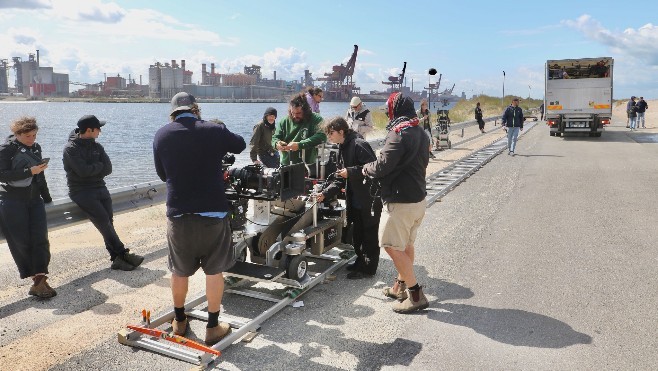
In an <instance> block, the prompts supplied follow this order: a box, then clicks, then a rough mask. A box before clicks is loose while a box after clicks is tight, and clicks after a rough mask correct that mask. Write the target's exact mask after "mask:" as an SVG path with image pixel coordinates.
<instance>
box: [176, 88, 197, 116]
mask: <svg viewBox="0 0 658 371" xmlns="http://www.w3.org/2000/svg"><path fill="white" fill-rule="evenodd" d="M195 102H196V99H194V96H193V95H191V94H188V93H186V92H184V91H182V92H180V93H178V94H176V95H174V96H173V98H171V113H174V112H176V111H189V110H191V109H192V105H193V104H194V103H195Z"/></svg>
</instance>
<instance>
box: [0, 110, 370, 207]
mask: <svg viewBox="0 0 658 371" xmlns="http://www.w3.org/2000/svg"><path fill="white" fill-rule="evenodd" d="M382 104H383V102H381V103H376V102H369V103H366V105H367V107H370V108H372V107H377V106H379V105H382ZM199 106H200V107H201V116H202V117H203V118H204V119H206V120H209V119H220V120H222V121H223V122H224V123H225V124H226V126H227V127H228V128H229V130H231V131H232V132H234V133H236V134H239V135H242V136H243V137H244V138H245V141H246V142H247V149H246V150H245V151H244V152H243V153H241V154H239V155H237V156H236V165H245V164H247V163H249V146H248V144H249V140H250V139H251V133H252V129H253V126H254V124H256V123H257V122H258V121H260V119H261V118H262V117H263V113H264V112H265V109H266V108H267V107H270V106H272V107H274V108H276V109H277V111H278V114H279V115H278V118H277V121H278V120H279V119H282V118H283V117H285V116H286V115H287V109H288V104H287V103H200V104H199ZM348 108H349V103H347V102H322V103H321V104H320V114H321V115H322V116H323V117H325V118H330V117H333V116H336V115H338V116H344V115H345V112H346V111H347V109H348ZM169 110H170V105H169V104H168V103H85V102H40V101H30V102H23V101H20V102H15V101H9V102H2V101H0V136H2V140H3V141H4V140H5V138H6V137H7V136H8V135H9V134H10V133H11V132H10V130H9V125H10V124H11V122H12V121H13V120H14V119H16V118H18V117H20V116H34V117H36V119H37V124H38V125H39V133H38V135H37V142H38V143H39V144H40V145H41V147H42V149H43V156H44V157H50V164H49V167H48V169H47V170H46V179H47V180H48V186H49V188H50V193H51V195H52V197H53V199H58V198H62V197H66V196H67V193H68V189H67V186H66V175H65V172H64V167H63V164H62V151H63V149H64V145H65V144H66V142H67V140H68V137H69V134H70V132H71V131H72V130H73V129H74V128H75V127H76V123H77V121H78V119H79V118H80V117H81V116H83V115H88V114H93V115H96V117H98V118H99V119H100V120H105V121H106V122H107V124H106V125H105V126H104V127H103V130H102V133H101V136H100V137H99V139H98V142H99V143H101V144H102V145H103V147H105V151H106V152H107V153H108V155H109V156H110V159H111V160H112V167H113V171H112V174H111V175H109V176H107V177H106V178H105V181H106V183H107V187H108V188H109V189H113V188H118V187H124V186H128V185H132V184H137V183H143V182H148V181H153V180H157V179H158V177H157V175H156V173H155V167H154V165H153V152H152V144H153V136H154V134H155V132H156V131H157V130H158V129H159V128H160V127H161V126H162V125H165V124H167V123H168V122H169V120H168V114H169Z"/></svg>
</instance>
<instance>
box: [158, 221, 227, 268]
mask: <svg viewBox="0 0 658 371" xmlns="http://www.w3.org/2000/svg"><path fill="white" fill-rule="evenodd" d="M231 238H232V237H231V226H230V221H229V218H228V217H226V218H210V217H205V216H200V215H195V214H186V215H183V216H180V217H176V218H169V219H168V223H167V242H168V245H169V262H168V263H169V264H168V265H169V270H170V271H171V272H172V273H174V274H176V275H177V276H179V277H189V276H191V275H193V274H194V272H196V271H197V270H198V269H199V268H201V269H203V272H204V273H205V274H207V275H214V274H219V273H222V272H225V271H226V270H228V269H229V268H231V267H232V266H233V264H235V258H234V256H233V255H234V254H233V246H232V244H231Z"/></svg>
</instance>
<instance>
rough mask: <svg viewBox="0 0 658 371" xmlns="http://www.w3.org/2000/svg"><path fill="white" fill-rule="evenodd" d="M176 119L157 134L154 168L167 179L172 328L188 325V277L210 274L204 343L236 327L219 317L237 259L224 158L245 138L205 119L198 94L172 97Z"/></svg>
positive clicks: (180, 330) (177, 331)
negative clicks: (228, 277) (229, 274)
mask: <svg viewBox="0 0 658 371" xmlns="http://www.w3.org/2000/svg"><path fill="white" fill-rule="evenodd" d="M169 117H170V119H171V122H170V123H168V124H166V125H164V126H163V127H161V128H160V129H159V130H158V131H157V132H156V133H155V138H154V139H153V157H154V162H155V171H156V172H157V174H158V176H159V177H160V179H162V181H164V182H166V183H167V219H168V221H167V244H168V249H169V270H170V271H171V293H172V297H173V303H174V312H175V318H174V320H173V322H172V329H173V332H174V333H175V334H176V335H180V336H184V335H185V332H186V331H187V328H188V317H187V315H186V314H185V297H186V296H187V287H188V282H189V277H190V276H192V275H193V274H194V273H195V272H196V271H197V270H198V269H199V268H201V269H203V272H204V273H205V275H206V299H207V301H208V324H207V325H206V337H205V342H206V344H208V345H213V344H215V343H217V342H219V341H220V340H221V339H223V338H224V337H225V336H226V335H228V334H229V333H230V332H231V327H230V325H229V324H228V323H226V322H219V311H220V307H221V304H222V297H223V294H224V275H223V272H225V271H226V270H228V269H229V268H231V267H232V266H233V264H235V256H234V251H233V246H232V243H231V242H232V236H231V226H230V221H229V218H228V217H227V214H228V211H229V205H228V201H227V199H226V195H225V191H224V174H223V172H222V159H223V158H224V155H226V154H227V153H229V152H230V153H236V154H237V153H240V152H242V151H243V150H244V149H245V148H246V146H247V145H246V143H245V141H244V139H243V138H242V137H241V136H239V135H237V134H233V133H231V132H230V131H229V130H228V129H227V128H226V126H225V125H224V124H223V123H221V122H219V123H215V122H209V121H204V120H203V119H201V114H200V110H199V106H198V105H197V103H196V100H195V98H194V96H192V95H190V94H188V93H185V92H181V93H178V94H176V95H174V97H173V98H172V99H171V113H170V116H169Z"/></svg>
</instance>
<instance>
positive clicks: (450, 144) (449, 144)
mask: <svg viewBox="0 0 658 371" xmlns="http://www.w3.org/2000/svg"><path fill="white" fill-rule="evenodd" d="M451 148H452V142H451V141H448V149H451Z"/></svg>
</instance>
